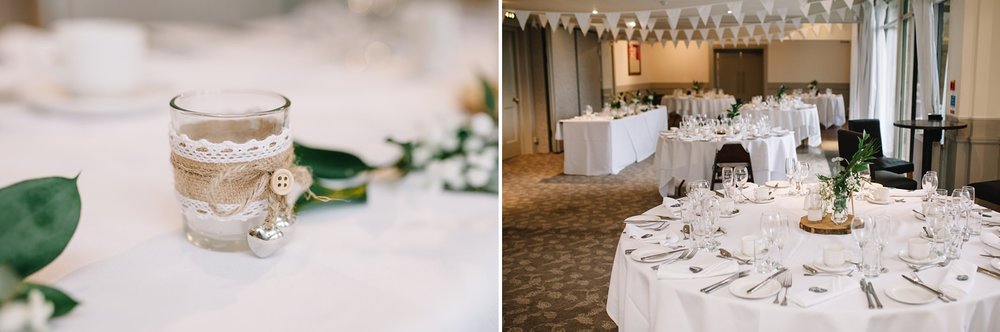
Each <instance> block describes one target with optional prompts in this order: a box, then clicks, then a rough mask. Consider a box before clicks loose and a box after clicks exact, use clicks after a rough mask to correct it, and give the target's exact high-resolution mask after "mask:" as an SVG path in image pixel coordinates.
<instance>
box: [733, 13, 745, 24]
mask: <svg viewBox="0 0 1000 332" xmlns="http://www.w3.org/2000/svg"><path fill="white" fill-rule="evenodd" d="M733 18H735V19H736V24H743V15H734V16H733Z"/></svg>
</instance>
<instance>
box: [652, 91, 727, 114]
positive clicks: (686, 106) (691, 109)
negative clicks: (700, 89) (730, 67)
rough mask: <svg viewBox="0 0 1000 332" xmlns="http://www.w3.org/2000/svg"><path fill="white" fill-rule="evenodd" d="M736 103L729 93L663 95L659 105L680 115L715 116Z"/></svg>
mask: <svg viewBox="0 0 1000 332" xmlns="http://www.w3.org/2000/svg"><path fill="white" fill-rule="evenodd" d="M735 103H736V98H735V97H733V96H731V95H715V96H687V95H681V96H675V95H668V96H663V98H662V99H661V100H660V105H663V106H666V107H667V111H668V112H672V113H677V114H680V115H695V114H700V115H707V116H711V117H717V116H719V115H723V114H725V113H726V111H728V110H729V108H730V107H732V105H733V104H735Z"/></svg>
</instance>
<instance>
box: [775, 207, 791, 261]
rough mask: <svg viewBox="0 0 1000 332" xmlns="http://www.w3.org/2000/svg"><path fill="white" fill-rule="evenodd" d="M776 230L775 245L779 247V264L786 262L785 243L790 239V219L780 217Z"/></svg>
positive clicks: (783, 216)
mask: <svg viewBox="0 0 1000 332" xmlns="http://www.w3.org/2000/svg"><path fill="white" fill-rule="evenodd" d="M776 226H777V227H776V228H775V230H774V244H775V245H776V246H777V247H778V262H781V261H783V260H784V254H783V252H784V250H785V242H787V241H786V239H787V238H788V233H789V230H788V217H785V215H780V214H779V215H778V224H777V225H776Z"/></svg>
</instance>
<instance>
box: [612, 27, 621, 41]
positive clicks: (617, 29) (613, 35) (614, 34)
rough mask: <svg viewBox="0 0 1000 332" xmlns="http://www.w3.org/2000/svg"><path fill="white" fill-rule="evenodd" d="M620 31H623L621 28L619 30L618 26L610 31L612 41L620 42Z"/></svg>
mask: <svg viewBox="0 0 1000 332" xmlns="http://www.w3.org/2000/svg"><path fill="white" fill-rule="evenodd" d="M619 29H621V28H619V27H618V26H614V27H612V28H611V29H610V31H611V39H614V40H618V31H619Z"/></svg>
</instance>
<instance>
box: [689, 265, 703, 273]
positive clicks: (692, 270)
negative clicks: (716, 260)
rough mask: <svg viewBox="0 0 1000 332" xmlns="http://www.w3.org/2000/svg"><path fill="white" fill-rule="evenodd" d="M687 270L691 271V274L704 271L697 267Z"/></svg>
mask: <svg viewBox="0 0 1000 332" xmlns="http://www.w3.org/2000/svg"><path fill="white" fill-rule="evenodd" d="M688 270H691V273H698V272H701V271H704V270H705V269H703V268H701V267H699V266H692V267H689V268H688Z"/></svg>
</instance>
